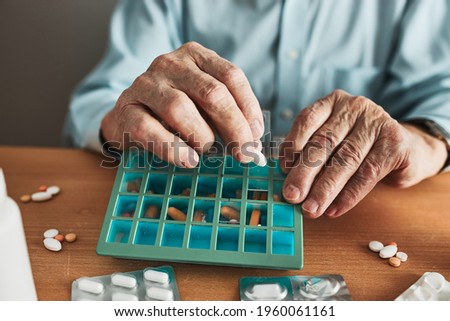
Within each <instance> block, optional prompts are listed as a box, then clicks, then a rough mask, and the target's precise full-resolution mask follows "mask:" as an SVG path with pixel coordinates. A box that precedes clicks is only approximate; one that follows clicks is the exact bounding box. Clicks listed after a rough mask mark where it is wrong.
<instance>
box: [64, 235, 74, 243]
mask: <svg viewBox="0 0 450 321" xmlns="http://www.w3.org/2000/svg"><path fill="white" fill-rule="evenodd" d="M64 239H65V240H66V242H68V243H73V242H75V241H76V240H77V235H76V234H75V233H68V234H66V236H65V237H64Z"/></svg>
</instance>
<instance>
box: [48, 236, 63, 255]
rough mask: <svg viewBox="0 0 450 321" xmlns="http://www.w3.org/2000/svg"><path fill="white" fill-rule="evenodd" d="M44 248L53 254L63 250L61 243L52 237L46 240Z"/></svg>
mask: <svg viewBox="0 0 450 321" xmlns="http://www.w3.org/2000/svg"><path fill="white" fill-rule="evenodd" d="M44 246H45V248H46V249H47V250H49V251H53V252H58V251H61V248H62V245H61V242H60V241H58V240H56V239H54V238H51V237H47V238H45V239H44Z"/></svg>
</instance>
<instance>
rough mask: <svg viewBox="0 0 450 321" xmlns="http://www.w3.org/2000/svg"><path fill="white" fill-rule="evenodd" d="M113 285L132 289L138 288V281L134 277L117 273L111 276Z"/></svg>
mask: <svg viewBox="0 0 450 321" xmlns="http://www.w3.org/2000/svg"><path fill="white" fill-rule="evenodd" d="M111 283H112V284H114V285H117V286H121V287H124V288H129V289H132V288H134V287H135V286H136V284H137V281H136V278H135V277H134V276H131V275H126V274H121V273H115V274H113V275H112V276H111Z"/></svg>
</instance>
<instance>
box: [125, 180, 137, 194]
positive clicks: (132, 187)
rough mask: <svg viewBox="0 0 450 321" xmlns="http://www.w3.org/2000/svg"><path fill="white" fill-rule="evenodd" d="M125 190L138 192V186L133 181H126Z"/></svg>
mask: <svg viewBox="0 0 450 321" xmlns="http://www.w3.org/2000/svg"><path fill="white" fill-rule="evenodd" d="M127 192H128V193H138V192H139V187H138V185H137V184H136V182H135V181H131V182H128V184H127Z"/></svg>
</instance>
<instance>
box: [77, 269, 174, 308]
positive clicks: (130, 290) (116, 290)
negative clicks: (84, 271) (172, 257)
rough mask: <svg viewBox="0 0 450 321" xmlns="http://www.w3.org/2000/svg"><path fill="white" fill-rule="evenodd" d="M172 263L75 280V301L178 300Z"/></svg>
mask: <svg viewBox="0 0 450 321" xmlns="http://www.w3.org/2000/svg"><path fill="white" fill-rule="evenodd" d="M179 300H180V293H179V292H178V287H177V283H176V280H175V273H174V271H173V269H172V267H170V266H161V267H157V268H153V267H148V268H146V269H144V270H138V271H133V272H125V273H122V272H118V273H113V274H111V275H103V276H96V277H81V278H79V279H77V280H75V281H73V283H72V301H179Z"/></svg>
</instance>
